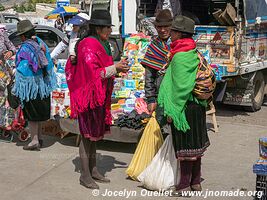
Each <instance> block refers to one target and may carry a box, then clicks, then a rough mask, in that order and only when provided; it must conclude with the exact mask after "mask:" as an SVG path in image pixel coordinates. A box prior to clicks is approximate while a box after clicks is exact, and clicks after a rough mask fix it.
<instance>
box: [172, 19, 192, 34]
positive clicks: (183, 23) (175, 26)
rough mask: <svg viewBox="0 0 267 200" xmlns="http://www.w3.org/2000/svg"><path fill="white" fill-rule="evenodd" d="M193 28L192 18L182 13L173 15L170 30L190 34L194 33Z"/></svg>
mask: <svg viewBox="0 0 267 200" xmlns="http://www.w3.org/2000/svg"><path fill="white" fill-rule="evenodd" d="M194 28H195V22H194V20H192V19H190V18H188V17H185V16H182V15H178V16H176V17H175V19H174V20H173V22H172V27H171V29H172V30H175V31H180V32H184V33H192V34H193V33H194Z"/></svg>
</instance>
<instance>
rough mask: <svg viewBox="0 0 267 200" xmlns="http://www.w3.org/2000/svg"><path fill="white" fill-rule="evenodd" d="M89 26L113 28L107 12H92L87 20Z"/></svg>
mask: <svg viewBox="0 0 267 200" xmlns="http://www.w3.org/2000/svg"><path fill="white" fill-rule="evenodd" d="M89 24H93V25H99V26H114V25H113V24H112V23H111V15H110V13H109V11H107V10H94V11H93V12H92V15H91V19H90V20H89Z"/></svg>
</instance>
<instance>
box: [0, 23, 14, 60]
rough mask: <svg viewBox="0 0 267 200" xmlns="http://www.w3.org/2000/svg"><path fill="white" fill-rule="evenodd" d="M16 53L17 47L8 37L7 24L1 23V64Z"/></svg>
mask: <svg viewBox="0 0 267 200" xmlns="http://www.w3.org/2000/svg"><path fill="white" fill-rule="evenodd" d="M15 53H16V47H15V46H14V44H13V43H12V42H11V41H10V40H9V39H8V36H7V33H6V30H5V26H4V25H1V24H0V65H2V64H3V63H4V62H5V61H6V60H8V59H10V58H11V57H12V56H13V55H15Z"/></svg>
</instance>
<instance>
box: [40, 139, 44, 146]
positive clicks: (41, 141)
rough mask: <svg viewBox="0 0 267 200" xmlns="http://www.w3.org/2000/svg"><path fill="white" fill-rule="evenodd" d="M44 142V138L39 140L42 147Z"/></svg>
mask: <svg viewBox="0 0 267 200" xmlns="http://www.w3.org/2000/svg"><path fill="white" fill-rule="evenodd" d="M43 143H44V141H43V140H39V146H40V148H42V147H43Z"/></svg>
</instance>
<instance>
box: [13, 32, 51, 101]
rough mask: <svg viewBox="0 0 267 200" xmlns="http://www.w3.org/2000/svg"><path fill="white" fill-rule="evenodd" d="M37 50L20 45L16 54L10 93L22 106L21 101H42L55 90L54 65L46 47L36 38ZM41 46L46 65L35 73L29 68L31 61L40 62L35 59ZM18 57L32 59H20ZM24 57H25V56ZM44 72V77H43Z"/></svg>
mask: <svg viewBox="0 0 267 200" xmlns="http://www.w3.org/2000/svg"><path fill="white" fill-rule="evenodd" d="M36 39H37V43H38V44H39V46H38V48H40V49H35V48H36V46H35V48H29V46H28V44H27V43H22V45H21V47H20V49H19V50H18V52H17V54H16V75H15V84H14V87H13V89H12V93H13V94H15V95H16V96H17V97H19V98H20V101H21V103H22V106H23V101H26V102H27V101H30V100H34V99H36V98H37V97H38V96H39V97H40V98H41V99H43V98H46V97H48V96H49V95H50V93H51V92H52V91H53V90H54V89H55V88H56V75H55V72H54V64H53V62H52V59H51V56H50V52H49V48H48V46H47V45H46V44H45V43H44V42H43V41H42V40H41V39H40V38H38V37H36ZM41 46H44V47H45V57H46V59H47V61H48V65H46V66H41V67H40V68H38V69H37V71H36V72H34V71H35V70H33V66H31V63H33V62H32V61H36V60H40V58H36V57H37V56H38V54H37V53H36V52H40V50H41ZM20 55H23V57H24V58H25V57H27V58H29V59H32V60H31V61H30V60H28V59H21V57H20ZM25 55H26V56H25ZM44 71H45V74H46V75H45V76H44V75H43V74H44Z"/></svg>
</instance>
